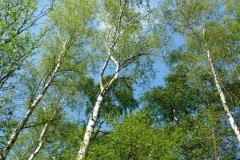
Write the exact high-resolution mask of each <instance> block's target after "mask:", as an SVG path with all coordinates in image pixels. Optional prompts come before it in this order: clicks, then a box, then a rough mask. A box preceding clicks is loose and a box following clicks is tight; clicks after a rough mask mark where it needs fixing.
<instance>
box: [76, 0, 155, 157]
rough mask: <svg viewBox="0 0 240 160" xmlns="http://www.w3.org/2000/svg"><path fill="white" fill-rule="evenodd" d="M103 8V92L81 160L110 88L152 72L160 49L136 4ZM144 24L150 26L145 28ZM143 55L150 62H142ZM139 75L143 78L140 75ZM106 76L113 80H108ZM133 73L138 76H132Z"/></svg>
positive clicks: (110, 4)
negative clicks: (151, 55)
mask: <svg viewBox="0 0 240 160" xmlns="http://www.w3.org/2000/svg"><path fill="white" fill-rule="evenodd" d="M102 5H103V6H102V7H103V8H104V9H103V10H101V12H102V13H101V16H102V17H103V19H101V20H103V24H104V29H102V31H100V36H102V38H101V39H100V41H99V40H98V42H100V46H101V48H102V47H104V48H102V50H101V52H100V53H101V54H102V55H103V57H105V61H104V63H103V65H102V69H101V71H100V78H99V84H100V92H99V94H98V96H97V98H96V101H95V104H94V107H93V111H92V115H91V117H90V118H89V121H88V125H87V128H86V132H85V135H84V138H83V142H82V143H81V146H80V149H79V151H78V155H77V159H83V157H84V156H85V154H86V151H87V148H88V146H89V143H90V139H91V136H92V134H93V131H94V127H95V124H96V122H97V118H98V116H99V111H100V109H101V107H102V104H103V101H104V98H105V97H106V94H107V93H108V91H109V89H110V88H111V87H112V85H113V84H114V83H116V81H117V80H119V79H120V77H125V78H129V79H137V78H138V77H141V76H144V74H146V73H147V72H143V70H144V71H146V70H147V68H150V70H151V64H150V63H149V62H151V59H150V58H149V55H150V54H153V53H154V51H156V50H158V48H157V47H159V42H158V41H157V38H156V37H155V36H154V35H153V34H154V30H153V29H152V28H151V26H150V25H149V24H148V22H149V21H147V19H146V17H147V16H146V15H145V18H144V17H142V16H141V15H140V13H139V12H137V11H135V10H136V8H135V7H136V3H135V2H134V1H131V2H130V1H103V2H102ZM145 14H146V13H145ZM143 23H145V24H146V25H145V26H143ZM156 41H157V42H156ZM98 44H99V43H98ZM154 49H155V50H154ZM143 56H144V58H145V59H146V60H143V59H142V57H143ZM112 65H113V66H114V67H112ZM134 71H135V72H134ZM136 71H137V72H138V73H136ZM109 72H110V73H109ZM139 72H140V73H143V75H139ZM106 74H108V77H110V78H108V79H106V80H105V75H106ZM133 74H135V76H132V75H133Z"/></svg>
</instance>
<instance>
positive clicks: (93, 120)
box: [77, 93, 104, 160]
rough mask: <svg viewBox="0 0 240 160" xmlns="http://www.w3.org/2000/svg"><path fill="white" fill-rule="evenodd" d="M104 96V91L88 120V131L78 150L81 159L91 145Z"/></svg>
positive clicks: (78, 157)
mask: <svg viewBox="0 0 240 160" xmlns="http://www.w3.org/2000/svg"><path fill="white" fill-rule="evenodd" d="M103 97H104V93H100V94H99V95H98V98H97V101H96V103H95V106H94V108H93V112H92V116H91V118H90V120H89V122H88V125H87V128H86V132H85V135H84V138H83V143H82V145H81V147H80V150H79V152H78V156H77V159H79V160H81V159H83V157H84V156H85V153H86V150H87V148H88V145H89V141H90V138H91V136H92V133H93V129H94V126H95V124H96V121H97V116H98V112H99V109H100V107H101V105H102V102H103Z"/></svg>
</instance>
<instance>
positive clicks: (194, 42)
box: [165, 1, 240, 141]
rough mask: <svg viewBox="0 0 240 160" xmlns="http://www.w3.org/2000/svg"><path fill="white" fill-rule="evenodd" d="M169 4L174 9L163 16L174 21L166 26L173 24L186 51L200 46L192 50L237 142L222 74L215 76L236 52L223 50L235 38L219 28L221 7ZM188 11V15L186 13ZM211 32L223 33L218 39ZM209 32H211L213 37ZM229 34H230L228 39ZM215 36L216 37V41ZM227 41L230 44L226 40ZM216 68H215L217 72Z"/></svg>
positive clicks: (213, 3) (232, 42)
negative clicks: (206, 70) (205, 65)
mask: <svg viewBox="0 0 240 160" xmlns="http://www.w3.org/2000/svg"><path fill="white" fill-rule="evenodd" d="M169 2H170V1H169ZM169 4H172V6H175V9H173V10H171V9H169V10H168V11H166V12H165V13H166V15H170V14H171V16H169V19H171V18H170V17H174V18H173V19H174V20H173V21H172V22H169V23H172V24H176V26H174V27H173V29H174V30H175V31H177V32H178V33H180V34H181V35H183V36H184V38H185V40H186V44H187V45H188V46H187V48H188V49H189V52H191V49H192V48H193V47H197V46H198V47H199V46H200V48H198V49H195V51H196V52H197V54H198V56H199V57H201V58H205V60H207V61H208V68H209V71H210V72H211V74H210V75H211V76H212V77H213V81H214V85H215V88H216V89H217V92H218V94H219V98H220V101H221V103H222V106H223V108H224V111H225V113H226V115H227V117H228V121H229V123H230V126H231V128H232V129H233V131H234V133H235V134H236V137H237V139H238V141H240V138H239V137H240V134H239V128H238V126H237V125H236V122H235V120H234V118H233V115H232V113H231V112H230V108H229V105H228V102H227V100H226V92H224V89H223V88H224V82H223V79H226V75H221V76H222V77H220V76H219V74H220V73H221V72H220V70H222V71H223V70H224V69H225V67H227V66H229V61H228V64H226V63H225V64H224V60H225V58H224V57H226V55H229V56H231V57H235V58H237V53H232V54H229V53H228V51H227V47H228V46H231V47H232V48H235V45H236V44H235V42H234V40H237V39H235V37H234V36H233V35H232V32H233V31H232V30H227V29H223V26H225V25H226V23H225V21H224V20H223V21H222V20H221V21H220V20H219V17H220V16H224V13H222V12H221V11H220V8H221V7H222V6H221V5H220V4H221V3H219V2H218V1H211V2H208V1H204V3H202V4H201V5H200V4H199V3H198V2H197V1H196V2H195V1H194V2H184V1H171V2H170V3H169ZM190 12H191V14H189V13H190ZM177 16H178V17H177ZM225 16H227V15H225ZM212 25H213V26H215V28H212V27H211V26H212ZM172 26H173V25H172ZM221 26H222V27H221ZM214 29H215V30H216V29H219V31H220V32H223V34H222V35H220V36H219V35H218V33H216V32H214ZM234 32H235V31H234ZM207 33H208V35H207ZM213 33H215V35H213ZM229 35H232V37H231V36H229ZM216 36H219V37H218V38H217V37H216ZM231 38H232V40H233V41H232V40H230V39H231ZM237 41H238V40H237ZM220 48H221V49H220ZM193 54H194V51H193ZM204 55H205V56H204ZM213 55H214V56H213ZM213 57H214V59H213ZM237 59H238V58H237ZM226 62H227V61H226ZM203 63H204V62H203ZM230 65H231V62H230ZM216 66H218V71H217V69H216ZM219 66H221V67H222V68H220V67H219ZM227 72H228V71H227V70H225V73H227ZM220 79H221V80H220ZM221 81H222V82H221Z"/></svg>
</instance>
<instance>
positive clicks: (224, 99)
mask: <svg viewBox="0 0 240 160" xmlns="http://www.w3.org/2000/svg"><path fill="white" fill-rule="evenodd" d="M206 52H207V56H208V61H209V63H210V67H211V71H212V74H213V77H214V82H215V86H216V88H217V90H218V93H219V96H220V99H221V102H222V105H223V108H224V111H225V113H226V115H227V117H228V121H229V123H230V125H231V127H232V129H233V131H234V133H235V134H236V136H237V139H238V141H239V142H240V132H239V129H238V126H237V125H236V122H235V120H234V118H233V116H232V114H231V112H230V110H229V107H228V105H227V102H226V97H225V95H224V93H223V91H222V88H221V86H220V83H219V80H218V76H217V74H216V71H215V69H214V66H213V62H212V58H211V54H210V51H209V49H208V50H206Z"/></svg>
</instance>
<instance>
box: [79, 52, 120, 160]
mask: <svg viewBox="0 0 240 160" xmlns="http://www.w3.org/2000/svg"><path fill="white" fill-rule="evenodd" d="M110 59H111V60H112V61H113V62H114V63H115V67H116V72H115V73H114V76H113V78H112V79H111V80H110V81H109V82H108V83H107V84H106V85H104V84H103V81H102V79H103V75H104V72H105V69H106V67H107V64H108V62H109V60H110ZM118 75H119V64H118V62H117V61H116V60H115V58H114V57H113V56H112V52H111V51H110V49H109V50H108V57H107V60H106V62H105V63H104V65H103V69H102V71H101V74H100V88H101V92H100V94H99V95H98V97H97V101H96V103H95V105H94V108H93V112H92V116H91V118H90V120H89V121H88V125H87V128H86V132H85V134H84V138H83V142H82V144H81V146H80V149H79V151H78V155H77V159H78V160H82V159H83V158H84V156H85V153H86V151H87V148H88V145H89V142H90V139H91V136H92V134H93V129H94V126H95V124H96V121H97V117H98V113H99V110H100V108H101V105H102V102H103V99H104V96H105V94H106V92H107V91H108V89H109V88H110V87H111V85H112V84H113V83H114V82H115V81H116V80H117V78H118Z"/></svg>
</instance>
